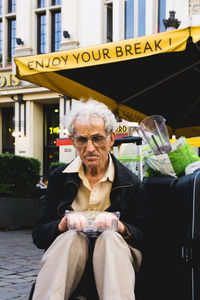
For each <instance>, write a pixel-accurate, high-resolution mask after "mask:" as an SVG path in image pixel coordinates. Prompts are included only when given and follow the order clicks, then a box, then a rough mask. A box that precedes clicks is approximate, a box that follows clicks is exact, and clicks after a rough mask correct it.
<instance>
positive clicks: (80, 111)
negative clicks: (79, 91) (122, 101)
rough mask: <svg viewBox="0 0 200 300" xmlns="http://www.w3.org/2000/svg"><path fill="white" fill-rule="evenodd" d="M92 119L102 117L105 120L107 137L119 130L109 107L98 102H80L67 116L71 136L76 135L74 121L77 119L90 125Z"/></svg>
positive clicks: (67, 125)
mask: <svg viewBox="0 0 200 300" xmlns="http://www.w3.org/2000/svg"><path fill="white" fill-rule="evenodd" d="M91 117H101V118H103V119H104V128H105V132H106V134H107V135H109V134H110V132H111V131H115V130H116V129H117V121H116V119H115V116H114V114H113V113H112V112H111V111H110V110H109V109H108V107H107V106H106V105H105V104H103V103H100V102H98V101H95V100H89V101H87V102H83V101H80V102H79V103H78V105H77V106H75V108H73V109H72V110H71V111H70V112H69V114H68V115H67V116H66V127H67V129H68V132H69V134H70V135H72V136H73V135H74V134H75V129H74V121H75V120H76V119H81V121H83V122H84V124H88V125H90V118H91Z"/></svg>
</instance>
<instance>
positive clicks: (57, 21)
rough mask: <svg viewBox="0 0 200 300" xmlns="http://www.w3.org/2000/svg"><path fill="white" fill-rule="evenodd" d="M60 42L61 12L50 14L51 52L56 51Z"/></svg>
mask: <svg viewBox="0 0 200 300" xmlns="http://www.w3.org/2000/svg"><path fill="white" fill-rule="evenodd" d="M60 41H61V12H52V51H58V50H59V48H60Z"/></svg>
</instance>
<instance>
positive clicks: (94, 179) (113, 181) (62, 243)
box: [33, 100, 147, 300]
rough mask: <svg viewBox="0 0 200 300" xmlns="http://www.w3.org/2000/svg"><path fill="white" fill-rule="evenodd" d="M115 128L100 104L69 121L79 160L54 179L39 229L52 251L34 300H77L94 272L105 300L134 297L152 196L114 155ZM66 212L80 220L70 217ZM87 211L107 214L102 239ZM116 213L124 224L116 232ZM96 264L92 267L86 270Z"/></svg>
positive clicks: (37, 238) (38, 236)
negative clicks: (92, 231)
mask: <svg viewBox="0 0 200 300" xmlns="http://www.w3.org/2000/svg"><path fill="white" fill-rule="evenodd" d="M116 125H117V123H116V120H115V117H114V115H113V114H112V112H111V111H110V110H109V109H108V108H107V107H106V106H105V105H104V104H101V103H99V102H96V101H94V100H90V101H88V102H86V103H84V102H80V103H79V104H78V105H77V106H76V107H75V109H73V110H72V111H71V112H70V115H69V116H68V131H69V138H70V140H71V142H72V144H73V146H74V147H75V149H76V150H77V153H78V156H77V157H76V158H75V159H74V160H73V161H72V162H71V163H70V164H68V165H65V166H62V167H59V168H57V169H56V170H54V171H53V172H52V173H51V174H50V176H49V183H48V191H47V194H46V195H45V196H44V198H43V205H42V209H41V214H40V218H39V221H38V223H37V225H36V226H35V228H34V230H33V240H34V243H35V244H36V245H37V247H39V248H44V249H45V250H46V252H45V254H44V256H43V258H42V261H41V271H40V272H39V274H38V278H37V281H36V287H35V292H34V295H33V299H34V300H46V299H49V300H50V299H52V300H54V299H55V300H65V299H71V298H70V296H71V295H72V294H73V292H74V291H75V290H76V288H77V286H78V285H79V283H80V281H81V279H82V277H84V276H85V275H84V276H83V274H85V273H88V272H94V278H95V285H96V289H97V292H98V297H99V299H100V300H134V299H135V294H134V285H135V271H138V269H139V267H140V264H141V259H142V255H141V246H142V241H143V228H144V225H145V218H146V215H147V210H146V199H147V198H146V191H145V188H144V186H143V184H142V183H141V182H140V181H139V180H138V178H137V177H136V176H135V175H134V174H133V173H132V172H131V171H129V170H128V169H127V168H126V167H124V166H123V165H122V164H121V163H120V162H119V161H118V160H117V159H116V158H115V157H114V156H113V155H112V154H111V153H110V148H111V146H112V145H113V143H114V140H115V130H116ZM66 210H69V211H73V214H67V215H66V214H65V211H66ZM83 211H102V212H104V213H102V215H101V214H100V215H99V217H97V221H96V223H97V224H96V225H97V228H100V230H99V233H97V235H96V237H95V238H94V237H93V238H90V236H88V234H87V233H86V232H84V227H85V225H86V223H85V219H84V214H83V213H81V212H83ZM116 211H118V212H120V220H118V222H117V231H114V230H111V229H112V224H113V221H115V222H116V216H115V215H114V214H113V212H116ZM69 224H70V226H72V227H73V228H74V229H75V230H69ZM101 229H102V230H101ZM104 229H106V230H104ZM109 229H110V230H109ZM89 260H90V261H92V267H93V268H89V269H87V272H84V271H85V269H86V266H87V263H88V261H89ZM86 275H87V274H86ZM75 299H88V298H75ZM92 300H94V299H92Z"/></svg>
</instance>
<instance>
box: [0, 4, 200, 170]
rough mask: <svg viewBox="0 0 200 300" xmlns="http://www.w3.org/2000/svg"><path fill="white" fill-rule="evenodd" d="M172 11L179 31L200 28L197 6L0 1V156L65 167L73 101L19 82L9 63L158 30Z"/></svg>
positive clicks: (71, 153)
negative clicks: (67, 124) (58, 143)
mask: <svg viewBox="0 0 200 300" xmlns="http://www.w3.org/2000/svg"><path fill="white" fill-rule="evenodd" d="M171 10H174V11H175V12H176V18H177V19H178V20H180V21H181V24H180V27H179V28H184V27H188V26H190V25H193V26H194V25H199V24H200V0H193V1H192V0H0V153H15V154H17V155H23V156H30V157H35V158H37V159H39V160H40V161H41V163H42V170H41V172H42V173H43V174H47V173H48V167H49V164H50V163H51V162H52V161H61V162H64V161H65V162H69V161H70V160H71V159H72V158H73V157H74V156H75V152H74V150H73V148H72V147H71V146H67V145H64V146H56V139H57V138H63V137H66V132H65V130H64V121H65V116H66V113H67V111H69V110H70V109H71V107H72V106H73V105H76V101H75V100H74V99H70V98H68V97H67V96H63V95H60V94H57V93H54V92H52V91H49V90H47V89H45V88H43V87H39V86H36V85H33V84H31V83H28V82H25V81H20V80H19V79H18V78H17V77H16V75H15V65H14V63H13V58H14V57H15V56H27V55H36V54H42V53H49V52H54V51H62V50H69V49H73V48H77V47H87V46H90V45H96V44H102V43H107V42H112V41H117V40H123V39H128V38H133V37H137V36H144V35H151V34H154V33H157V32H162V31H165V27H164V24H163V19H166V18H168V17H169V11H171Z"/></svg>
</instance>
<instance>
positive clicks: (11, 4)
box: [8, 0, 16, 13]
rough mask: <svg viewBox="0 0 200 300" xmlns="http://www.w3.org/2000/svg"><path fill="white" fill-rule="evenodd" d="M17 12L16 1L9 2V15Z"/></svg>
mask: <svg viewBox="0 0 200 300" xmlns="http://www.w3.org/2000/svg"><path fill="white" fill-rule="evenodd" d="M15 12H16V0H8V13H15Z"/></svg>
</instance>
